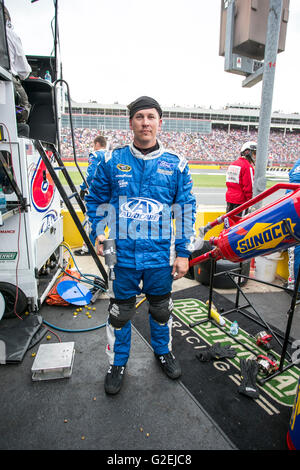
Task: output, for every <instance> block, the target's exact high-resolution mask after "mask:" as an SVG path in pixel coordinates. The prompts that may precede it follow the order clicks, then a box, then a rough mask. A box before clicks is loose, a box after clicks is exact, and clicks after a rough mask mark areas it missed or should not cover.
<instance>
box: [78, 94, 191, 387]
mask: <svg viewBox="0 0 300 470" xmlns="http://www.w3.org/2000/svg"><path fill="white" fill-rule="evenodd" d="M128 109H129V125H130V129H131V130H132V132H133V142H132V144H131V145H126V146H124V147H121V148H117V149H115V150H113V151H112V152H107V153H106V156H105V163H104V164H102V165H99V166H98V168H97V171H96V173H95V176H94V179H93V182H92V184H91V186H90V192H89V194H88V195H87V196H86V204H87V213H88V216H89V219H90V222H91V227H92V231H91V240H92V241H95V244H96V249H97V252H98V254H100V255H102V254H103V245H102V244H101V243H102V242H103V240H104V239H105V235H104V231H105V228H106V226H108V227H109V229H110V234H109V238H114V239H115V241H116V249H117V264H116V265H115V268H114V272H115V279H114V280H112V281H110V304H109V308H108V313H109V315H108V321H107V326H106V331H107V347H106V353H107V354H108V358H109V364H110V367H109V369H108V372H107V374H106V378H105V391H106V393H108V394H116V393H118V392H119V390H120V389H121V386H122V383H123V377H124V372H125V367H126V364H127V361H128V358H129V353H130V344H131V319H132V318H133V316H134V313H135V305H136V295H139V294H140V293H141V292H143V293H145V295H146V297H147V300H148V302H149V322H150V332H151V344H152V347H153V350H154V355H155V358H156V359H157V360H158V363H159V364H160V366H161V367H162V369H163V371H164V372H165V373H166V375H167V376H168V377H169V378H171V379H177V378H178V377H179V376H180V375H181V367H180V364H179V361H178V360H177V359H176V358H175V356H174V354H173V352H172V306H173V304H172V299H171V290H172V282H173V280H174V279H179V278H181V277H183V276H184V275H185V274H186V273H187V271H188V269H189V255H190V250H189V243H190V241H192V240H193V239H194V222H195V211H196V202H195V197H194V195H193V193H192V178H191V175H190V172H189V168H188V164H187V161H186V160H185V159H184V158H182V157H180V156H178V155H176V154H174V153H173V152H169V151H167V150H165V149H164V148H163V146H162V144H161V142H160V141H159V140H158V139H157V133H158V131H159V130H160V129H161V125H162V110H161V107H160V105H159V104H158V102H157V101H156V100H154V99H153V98H150V97H148V96H142V97H140V98H138V99H136V100H135V101H133V102H132V103H131V104H130V105H129V106H128ZM174 223H175V230H174ZM141 283H142V287H141Z"/></svg>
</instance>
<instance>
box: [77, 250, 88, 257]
mask: <svg viewBox="0 0 300 470" xmlns="http://www.w3.org/2000/svg"><path fill="white" fill-rule="evenodd" d="M74 255H76V256H89V255H90V252H89V251H85V250H82V249H80V250H75V251H74Z"/></svg>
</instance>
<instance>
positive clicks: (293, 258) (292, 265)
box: [288, 158, 300, 292]
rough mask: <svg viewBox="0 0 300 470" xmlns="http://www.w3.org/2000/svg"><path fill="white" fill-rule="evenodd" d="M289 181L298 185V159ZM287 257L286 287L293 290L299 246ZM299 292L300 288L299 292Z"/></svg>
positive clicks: (299, 167) (299, 261)
mask: <svg viewBox="0 0 300 470" xmlns="http://www.w3.org/2000/svg"><path fill="white" fill-rule="evenodd" d="M289 181H290V183H298V184H299V183H300V158H299V160H297V161H296V163H295V164H294V166H293V168H292V169H291V171H290V172H289ZM288 255H289V279H288V287H290V288H291V289H293V288H294V285H295V280H296V278H297V274H298V271H299V267H300V245H296V246H293V247H292V248H289V249H288ZM298 292H300V286H299V290H298Z"/></svg>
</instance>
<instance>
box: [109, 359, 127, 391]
mask: <svg viewBox="0 0 300 470" xmlns="http://www.w3.org/2000/svg"><path fill="white" fill-rule="evenodd" d="M124 372H125V366H109V369H108V371H107V374H106V377H105V383H104V389H105V391H106V393H108V394H109V395H115V394H116V393H118V392H119V391H120V390H121V387H122V383H123V377H124Z"/></svg>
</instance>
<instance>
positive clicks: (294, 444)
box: [286, 377, 300, 450]
mask: <svg viewBox="0 0 300 470" xmlns="http://www.w3.org/2000/svg"><path fill="white" fill-rule="evenodd" d="M286 440H287V445H288V448H289V449H290V450H300V377H299V382H298V387H297V392H296V397H295V403H294V407H293V412H292V416H291V419H290V424H289V430H288V433H287V437H286Z"/></svg>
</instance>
